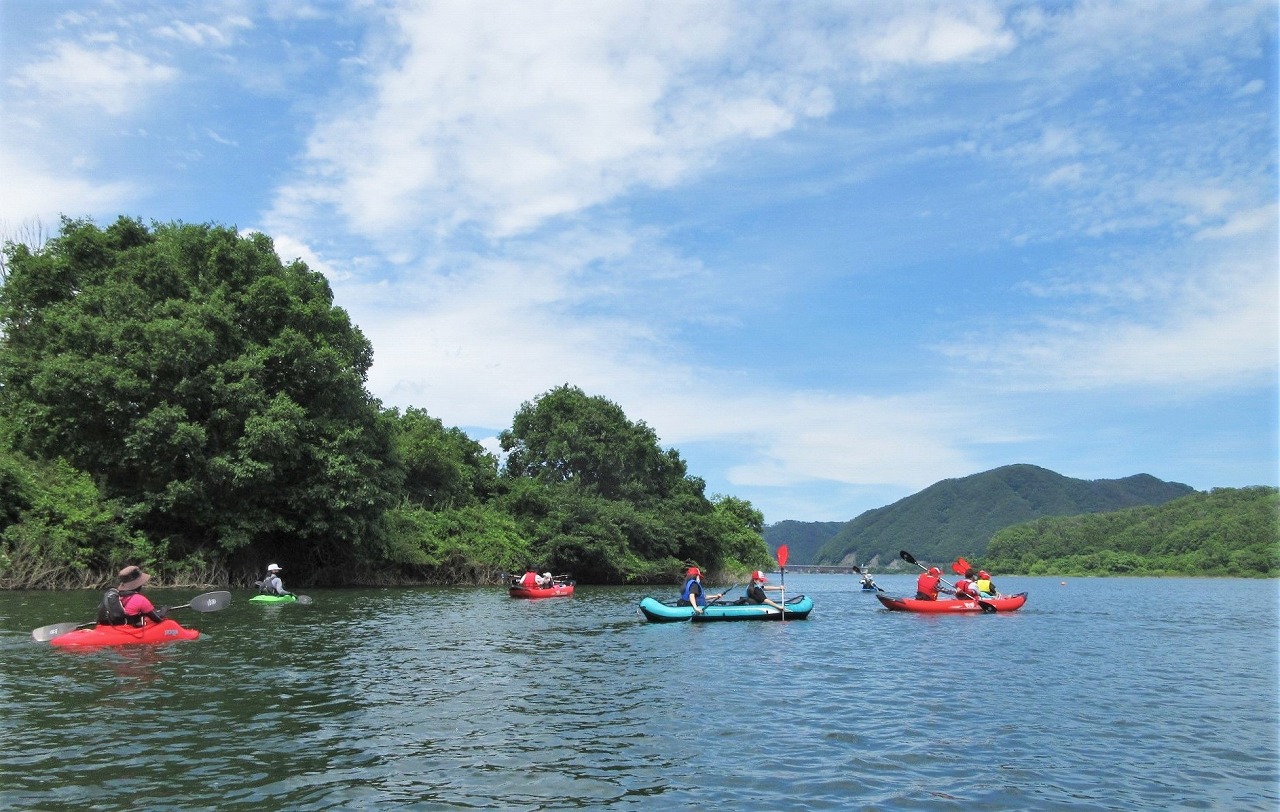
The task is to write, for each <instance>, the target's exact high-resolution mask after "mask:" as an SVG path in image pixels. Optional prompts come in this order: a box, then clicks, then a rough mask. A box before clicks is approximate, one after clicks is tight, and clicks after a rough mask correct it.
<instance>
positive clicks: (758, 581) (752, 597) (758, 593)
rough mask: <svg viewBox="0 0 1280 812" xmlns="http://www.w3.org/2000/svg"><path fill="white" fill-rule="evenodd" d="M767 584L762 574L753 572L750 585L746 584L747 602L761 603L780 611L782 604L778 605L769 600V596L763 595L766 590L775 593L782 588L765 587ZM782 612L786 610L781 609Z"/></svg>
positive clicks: (758, 571) (757, 571)
mask: <svg viewBox="0 0 1280 812" xmlns="http://www.w3.org/2000/svg"><path fill="white" fill-rule="evenodd" d="M767 582H768V579H767V578H765V577H764V573H763V572H761V571H760V570H756V571H755V572H753V573H751V583H749V584H747V601H748V602H749V603H756V604H761V603H763V604H766V605H768V606H772V607H774V608H775V609H782V608H783V607H782V604H780V603H778V602H777V601H775V600H771V599H770V598H769V596H768V595H766V594H765V590H768V591H770V592H777V591H780V590H781V589H782V587H780V586H765V584H766V583H767ZM783 611H786V610H785V609H783Z"/></svg>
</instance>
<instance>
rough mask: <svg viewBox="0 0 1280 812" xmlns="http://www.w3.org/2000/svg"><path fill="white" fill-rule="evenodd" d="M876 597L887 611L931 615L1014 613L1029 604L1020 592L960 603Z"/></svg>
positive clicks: (885, 596) (878, 595)
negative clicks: (1023, 605)
mask: <svg viewBox="0 0 1280 812" xmlns="http://www.w3.org/2000/svg"><path fill="white" fill-rule="evenodd" d="M876 597H877V598H879V599H880V602H881V603H883V604H884V605H885V608H886V609H891V610H893V611H895V612H925V613H930V614H940V615H945V614H952V613H955V612H992V611H995V612H1013V611H1016V610H1018V609H1021V608H1022V604H1024V603H1026V602H1027V593H1025V592H1019V593H1018V594H1016V595H1001V596H1000V597H998V598H982V599H980V600H976V601H968V600H965V601H958V600H956V599H955V598H945V599H942V600H936V601H921V600H916V599H915V598H894V597H891V596H889V595H885V594H884V593H883V592H881V593H877V594H876Z"/></svg>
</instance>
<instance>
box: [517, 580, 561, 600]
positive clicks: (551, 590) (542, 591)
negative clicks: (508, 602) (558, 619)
mask: <svg viewBox="0 0 1280 812" xmlns="http://www.w3.org/2000/svg"><path fill="white" fill-rule="evenodd" d="M573 584H574V582H573V581H570V582H568V583H565V584H552V585H551V586H546V587H541V586H539V587H534V588H533V589H529V588H528V587H523V586H516V585H514V584H513V585H511V586H510V587H509V588H508V589H507V592H508V594H510V595H511V597H513V598H567V597H568V596H570V595H572V594H573Z"/></svg>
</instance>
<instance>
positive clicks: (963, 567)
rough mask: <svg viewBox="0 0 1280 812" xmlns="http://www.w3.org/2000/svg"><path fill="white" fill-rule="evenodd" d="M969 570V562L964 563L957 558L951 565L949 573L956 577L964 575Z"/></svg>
mask: <svg viewBox="0 0 1280 812" xmlns="http://www.w3.org/2000/svg"><path fill="white" fill-rule="evenodd" d="M970 569H971V567H970V566H969V562H968V561H965V560H964V558H957V559H956V560H955V563H954V564H952V565H951V571H952V572H954V573H955V574H956V575H964V574H965V573H966V572H968V571H969V570H970Z"/></svg>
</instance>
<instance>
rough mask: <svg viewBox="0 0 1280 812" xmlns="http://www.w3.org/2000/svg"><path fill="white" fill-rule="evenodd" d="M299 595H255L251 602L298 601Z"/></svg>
mask: <svg viewBox="0 0 1280 812" xmlns="http://www.w3.org/2000/svg"><path fill="white" fill-rule="evenodd" d="M297 601H298V596H297V595H254V596H253V597H252V598H250V599H249V603H297Z"/></svg>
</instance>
